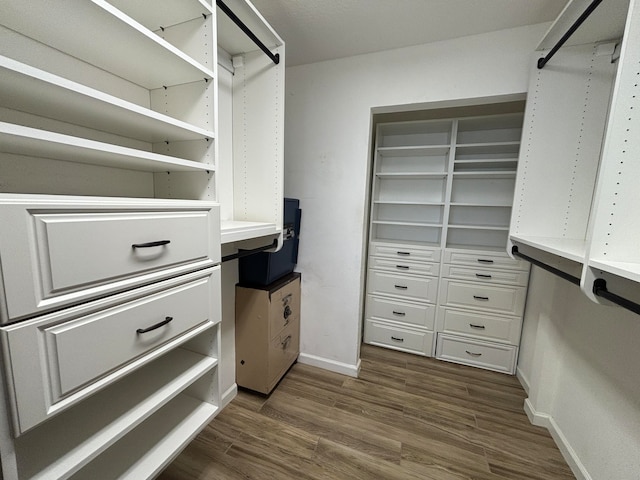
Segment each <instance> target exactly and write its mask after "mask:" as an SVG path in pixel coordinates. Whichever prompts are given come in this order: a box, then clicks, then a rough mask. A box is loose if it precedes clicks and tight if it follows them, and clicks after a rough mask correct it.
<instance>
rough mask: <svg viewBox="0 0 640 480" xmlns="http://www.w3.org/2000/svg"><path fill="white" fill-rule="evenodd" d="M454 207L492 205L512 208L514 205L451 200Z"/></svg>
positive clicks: (492, 206)
mask: <svg viewBox="0 0 640 480" xmlns="http://www.w3.org/2000/svg"><path fill="white" fill-rule="evenodd" d="M450 205H451V206H452V207H480V208H482V207H491V208H511V207H512V206H511V205H510V204H507V203H464V202H451V203H450Z"/></svg>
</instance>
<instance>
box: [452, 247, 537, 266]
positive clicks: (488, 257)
mask: <svg viewBox="0 0 640 480" xmlns="http://www.w3.org/2000/svg"><path fill="white" fill-rule="evenodd" d="M444 263H449V264H452V265H469V266H473V267H483V268H502V269H505V270H525V271H528V270H529V264H528V263H527V262H525V261H521V260H514V259H512V258H510V257H509V256H508V255H507V254H506V253H503V254H501V253H497V252H481V251H477V252H474V251H469V252H464V251H459V250H449V249H446V250H445V251H444Z"/></svg>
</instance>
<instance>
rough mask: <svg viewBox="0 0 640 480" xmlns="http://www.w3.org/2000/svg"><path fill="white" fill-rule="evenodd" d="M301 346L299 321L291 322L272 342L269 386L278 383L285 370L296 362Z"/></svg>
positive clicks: (269, 359) (269, 361)
mask: <svg viewBox="0 0 640 480" xmlns="http://www.w3.org/2000/svg"><path fill="white" fill-rule="evenodd" d="M299 345H300V325H299V322H297V321H292V322H290V323H289V325H287V327H286V328H285V329H284V330H282V331H281V332H280V333H279V334H278V335H276V337H275V338H274V339H272V340H271V342H270V343H269V352H268V360H267V363H268V364H269V367H268V369H267V371H268V383H269V384H273V383H274V382H277V381H278V380H279V379H280V377H281V376H282V374H284V372H285V370H286V369H287V368H289V367H290V366H291V364H292V363H293V362H294V361H295V359H296V358H297V357H298V353H299V351H300V348H299ZM271 386H272V385H270V388H271ZM270 388H269V389H270Z"/></svg>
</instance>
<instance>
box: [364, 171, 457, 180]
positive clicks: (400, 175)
mask: <svg viewBox="0 0 640 480" xmlns="http://www.w3.org/2000/svg"><path fill="white" fill-rule="evenodd" d="M376 177H378V178H393V179H398V180H424V179H443V178H446V177H447V174H446V172H428V173H425V172H384V173H383V172H377V173H376Z"/></svg>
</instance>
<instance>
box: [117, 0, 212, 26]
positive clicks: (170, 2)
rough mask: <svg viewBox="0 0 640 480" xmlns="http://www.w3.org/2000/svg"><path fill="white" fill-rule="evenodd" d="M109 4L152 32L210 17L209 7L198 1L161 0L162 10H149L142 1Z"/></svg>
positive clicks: (120, 0)
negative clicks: (204, 16) (206, 16)
mask: <svg viewBox="0 0 640 480" xmlns="http://www.w3.org/2000/svg"><path fill="white" fill-rule="evenodd" d="M109 3H110V4H112V5H113V6H114V7H117V8H119V9H120V10H122V11H123V12H125V13H126V14H127V15H129V16H130V17H132V18H135V19H136V21H138V22H140V23H141V24H142V25H144V26H145V27H146V28H148V29H149V30H152V31H156V30H158V29H159V28H160V27H163V28H165V27H171V26H173V25H177V24H180V23H184V22H188V21H189V20H193V19H195V18H202V16H203V15H211V7H210V6H209V5H207V4H206V2H204V1H200V0H187V1H185V0H162V8H149V3H145V2H144V1H137V2H132V1H130V0H109Z"/></svg>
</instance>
